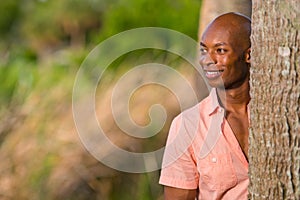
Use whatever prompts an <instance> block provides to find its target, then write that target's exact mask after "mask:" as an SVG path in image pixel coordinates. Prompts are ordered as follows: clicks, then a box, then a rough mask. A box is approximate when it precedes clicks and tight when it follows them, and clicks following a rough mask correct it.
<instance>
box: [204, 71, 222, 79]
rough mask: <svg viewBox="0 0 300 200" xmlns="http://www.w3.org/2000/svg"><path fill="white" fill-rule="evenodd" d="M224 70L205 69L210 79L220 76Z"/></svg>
mask: <svg viewBox="0 0 300 200" xmlns="http://www.w3.org/2000/svg"><path fill="white" fill-rule="evenodd" d="M223 71H224V70H214V71H205V76H206V78H208V79H214V78H218V77H220V76H221V75H222V73H223Z"/></svg>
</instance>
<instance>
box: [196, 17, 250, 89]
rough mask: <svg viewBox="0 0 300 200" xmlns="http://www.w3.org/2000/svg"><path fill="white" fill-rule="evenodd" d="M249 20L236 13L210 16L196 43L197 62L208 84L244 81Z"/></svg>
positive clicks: (232, 85) (229, 85)
mask: <svg viewBox="0 0 300 200" xmlns="http://www.w3.org/2000/svg"><path fill="white" fill-rule="evenodd" d="M250 34H251V20H250V19H249V18H248V17H246V16H243V15H241V14H238V13H226V14H223V15H221V16H219V17H217V18H216V19H214V20H213V21H212V22H211V23H210V24H209V25H208V27H207V28H206V30H205V31H204V33H203V35H202V38H201V42H200V53H201V54H200V64H201V65H202V67H203V70H204V72H205V75H206V78H207V80H208V82H209V84H210V85H211V86H212V87H218V88H222V87H225V89H231V88H237V87H239V86H240V85H241V84H242V83H244V82H245V81H248V76H249V67H250V46H251V44H250Z"/></svg>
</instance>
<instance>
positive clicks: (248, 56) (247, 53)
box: [245, 47, 251, 64]
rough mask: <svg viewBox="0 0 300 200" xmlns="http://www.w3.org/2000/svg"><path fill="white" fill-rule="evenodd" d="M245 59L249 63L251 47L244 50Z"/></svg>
mask: <svg viewBox="0 0 300 200" xmlns="http://www.w3.org/2000/svg"><path fill="white" fill-rule="evenodd" d="M245 61H246V63H249V64H250V63H251V47H249V48H248V49H247V50H246V54H245Z"/></svg>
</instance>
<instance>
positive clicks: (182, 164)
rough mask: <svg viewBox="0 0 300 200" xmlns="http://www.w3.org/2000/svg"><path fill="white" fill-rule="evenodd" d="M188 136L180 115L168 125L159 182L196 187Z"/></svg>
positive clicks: (192, 154)
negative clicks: (168, 129)
mask: <svg viewBox="0 0 300 200" xmlns="http://www.w3.org/2000/svg"><path fill="white" fill-rule="evenodd" d="M192 142H193V138H191V137H190V133H188V131H187V128H186V125H185V123H184V119H183V117H182V115H179V116H178V117H176V118H175V119H174V120H173V122H172V124H171V127H170V131H169V135H168V139H167V144H166V147H165V152H164V156H163V164H162V170H161V175H160V180H159V183H160V184H162V185H166V186H170V187H176V188H181V189H197V188H198V181H199V174H198V170H197V165H196V161H195V156H194V152H193V148H192Z"/></svg>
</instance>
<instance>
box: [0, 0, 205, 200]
mask: <svg viewBox="0 0 300 200" xmlns="http://www.w3.org/2000/svg"><path fill="white" fill-rule="evenodd" d="M200 5H201V0H172V1H171V0H151V1H149V0H130V1H128V0H1V1H0V13H1V16H0V37H1V40H0V77H1V84H0V106H1V107H0V119H1V120H0V145H1V146H0V148H1V150H0V158H1V163H0V199H31V200H32V199H46V200H47V199H125V200H126V199H145V200H147V199H149V200H150V199H161V198H162V187H161V186H160V185H158V183H157V182H158V177H159V172H151V173H145V174H129V173H122V172H117V171H115V170H112V169H109V168H108V167H106V166H104V165H102V164H101V163H99V162H98V161H97V160H94V159H93V158H92V157H91V156H90V155H89V154H88V153H87V152H86V151H85V149H84V147H83V146H82V145H81V143H80V141H79V138H78V136H77V133H76V129H75V126H74V121H73V118H72V87H73V83H74V80H75V76H76V72H77V70H78V69H79V67H80V65H81V63H82V62H83V60H84V58H85V57H86V56H87V55H88V53H89V52H90V51H91V50H92V49H93V48H94V47H95V46H96V45H98V44H99V43H101V41H103V40H105V39H107V38H109V37H110V36H113V35H114V34H117V33H120V32H122V31H124V30H128V29H132V28H137V27H148V26H151V27H153V26H154V27H164V28H169V29H173V30H177V31H179V32H182V33H184V34H186V35H188V36H190V37H192V38H193V39H195V40H197V33H198V23H199V10H200ZM141 55H143V58H145V56H146V57H147V56H149V60H151V59H152V57H153V56H155V58H156V61H161V62H163V63H165V64H170V63H173V65H174V67H177V68H180V67H181V65H185V64H184V62H183V61H182V60H180V58H178V57H176V56H174V55H167V56H166V55H165V54H161V52H159V51H155V50H153V51H150V52H149V51H147V52H140V51H137V52H133V54H131V55H124V56H125V57H126V59H124V57H123V59H122V57H121V58H120V59H118V60H117V61H116V62H115V63H113V64H112V66H111V67H110V69H111V70H109V71H108V72H107V73H108V74H107V76H106V77H108V78H107V81H106V82H105V83H106V85H105V87H104V88H101V90H102V91H104V93H105V92H108V93H109V91H111V85H112V84H113V83H114V82H115V81H116V80H117V77H119V76H120V75H122V73H123V72H124V69H121V68H120V65H122V66H125V68H130V67H131V66H134V65H135V64H136V63H135V58H136V57H139V56H141ZM151 56H152V57H151ZM124 60H126V62H125V61H124ZM174 63H175V64H174ZM125 71H126V70H125ZM152 89H153V88H152ZM149 91H150V90H149ZM151 91H152V90H151ZM156 91H157V90H156ZM165 92H166V91H160V92H159V93H157V94H156V95H157V96H162V97H164V98H165V97H166V96H164V94H165ZM102 94H103V92H102ZM165 95H167V94H165ZM146 96H147V95H146ZM150 96H151V97H153V96H155V95H153V94H151V95H150ZM167 96H172V95H167ZM168 98H174V97H168ZM147 99H148V100H149V98H147ZM149 101H150V102H151V99H150V100H149ZM154 101H155V100H153V102H154ZM168 102H170V101H167V102H162V104H164V103H165V104H166V105H167V104H168ZM134 105H136V106H140V109H138V110H144V109H145V110H147V109H148V107H149V106H148V105H143V104H140V105H138V104H137V103H136V104H134ZM168 109H169V112H170V116H169V118H168V120H167V123H166V127H165V128H164V130H162V132H163V133H166V132H167V130H168V125H169V124H170V121H171V119H172V117H173V116H174V115H176V113H178V111H179V109H178V106H170V105H169V108H168ZM100 112H104V113H106V111H100ZM102 114H103V113H102ZM110 117H111V115H110V113H109V111H107V120H108V121H109V120H111V119H110ZM138 117H139V116H137V118H138ZM141 118H145V117H144V116H142V117H141ZM141 121H142V122H141V123H143V121H145V120H144V119H142V120H141ZM146 121H147V120H146ZM112 126H113V125H112ZM108 129H109V127H108ZM165 137H166V134H164V135H163V136H160V137H157V138H155V139H153V140H149V141H146V142H144V143H140V141H139V140H134V141H131V140H130V141H129V144H130V145H129V144H124V148H126V146H131V145H133V146H137V149H138V150H137V151H145V149H148V150H149V149H151V148H158V147H159V146H157V144H160V145H163V144H164V142H165ZM157 140H158V141H159V142H157ZM120 145H121V146H122V144H120Z"/></svg>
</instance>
